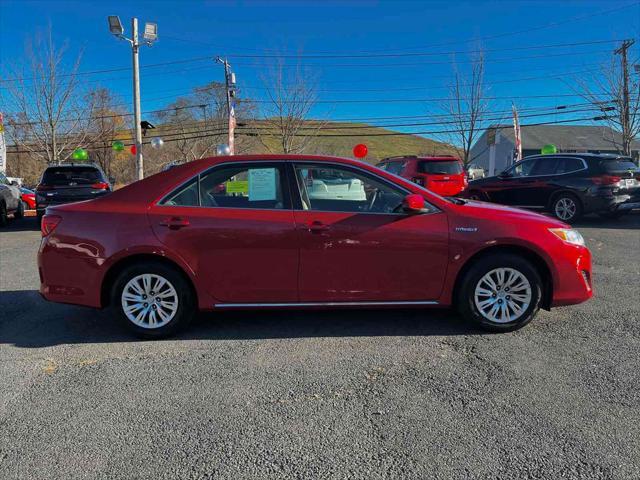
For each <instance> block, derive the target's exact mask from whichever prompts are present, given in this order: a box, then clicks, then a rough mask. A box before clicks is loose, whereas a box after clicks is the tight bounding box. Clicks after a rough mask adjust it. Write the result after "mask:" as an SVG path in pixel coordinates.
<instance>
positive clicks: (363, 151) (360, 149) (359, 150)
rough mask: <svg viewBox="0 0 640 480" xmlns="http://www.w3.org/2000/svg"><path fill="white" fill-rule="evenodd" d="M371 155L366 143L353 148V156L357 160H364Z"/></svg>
mask: <svg viewBox="0 0 640 480" xmlns="http://www.w3.org/2000/svg"><path fill="white" fill-rule="evenodd" d="M367 153H369V149H368V148H367V146H366V145H365V144H364V143H359V144H358V145H356V146H355V147H353V156H354V157H356V158H364V157H366V156H367Z"/></svg>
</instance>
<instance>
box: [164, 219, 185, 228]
mask: <svg viewBox="0 0 640 480" xmlns="http://www.w3.org/2000/svg"><path fill="white" fill-rule="evenodd" d="M160 225H161V226H163V227H168V228H169V229H170V230H179V229H181V228H183V227H188V226H189V219H188V218H185V217H167V218H165V219H164V220H162V221H161V222H160Z"/></svg>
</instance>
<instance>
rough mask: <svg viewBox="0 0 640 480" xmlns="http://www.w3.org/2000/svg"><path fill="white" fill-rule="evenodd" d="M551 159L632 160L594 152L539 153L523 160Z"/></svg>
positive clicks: (612, 154) (615, 154) (614, 154)
mask: <svg viewBox="0 0 640 480" xmlns="http://www.w3.org/2000/svg"><path fill="white" fill-rule="evenodd" d="M551 157H577V158H582V159H584V160H588V159H593V160H598V159H599V160H604V159H611V160H613V159H616V158H631V157H629V156H628V155H624V154H619V153H592V152H558V153H548V154H546V155H545V154H541V153H538V154H536V155H529V156H527V157H524V158H523V159H522V160H530V159H534V158H551Z"/></svg>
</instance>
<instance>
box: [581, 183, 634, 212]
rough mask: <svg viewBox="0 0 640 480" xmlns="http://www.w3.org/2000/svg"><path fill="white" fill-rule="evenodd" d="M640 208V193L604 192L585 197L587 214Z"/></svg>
mask: <svg viewBox="0 0 640 480" xmlns="http://www.w3.org/2000/svg"><path fill="white" fill-rule="evenodd" d="M636 208H640V191H638V189H634V190H632V191H617V192H615V193H613V192H612V191H610V190H609V191H602V192H598V193H596V194H595V195H588V196H586V197H585V212H615V211H628V210H633V209H636Z"/></svg>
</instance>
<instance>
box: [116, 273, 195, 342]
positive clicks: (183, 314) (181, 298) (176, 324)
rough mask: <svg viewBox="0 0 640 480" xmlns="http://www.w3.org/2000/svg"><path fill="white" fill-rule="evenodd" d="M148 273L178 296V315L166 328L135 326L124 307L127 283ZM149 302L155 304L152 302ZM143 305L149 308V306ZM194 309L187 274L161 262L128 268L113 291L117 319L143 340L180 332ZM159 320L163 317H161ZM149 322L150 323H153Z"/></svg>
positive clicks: (193, 299) (119, 277) (164, 326)
mask: <svg viewBox="0 0 640 480" xmlns="http://www.w3.org/2000/svg"><path fill="white" fill-rule="evenodd" d="M146 274H148V275H153V276H157V277H161V278H162V279H164V280H165V281H167V282H168V283H169V284H170V285H171V286H172V287H173V288H174V290H175V292H176V295H177V302H178V305H177V309H176V311H175V314H174V315H173V317H172V318H171V319H170V321H168V322H167V323H166V324H165V325H162V326H159V327H156V328H150V327H143V326H140V325H136V324H135V323H134V322H133V321H132V320H130V319H129V317H128V316H127V314H126V313H125V311H124V308H123V305H122V295H123V290H124V289H125V287H126V286H127V284H128V283H129V282H130V281H133V279H135V278H140V277H139V276H140V275H146ZM161 290H162V289H161ZM148 293H151V292H148ZM156 293H157V292H156ZM145 298H150V297H145ZM151 300H152V299H151ZM149 303H150V304H151V305H153V302H152V301H150V302H149ZM144 305H146V303H145V304H144ZM195 307H196V305H195V297H194V295H193V292H192V290H191V285H190V284H189V282H188V281H187V280H186V279H185V277H184V275H183V274H182V273H181V272H179V271H178V270H176V269H175V268H172V267H171V266H168V265H165V264H162V263H158V262H153V261H145V262H140V263H137V264H134V265H131V266H129V267H127V268H125V269H124V270H123V271H122V272H121V273H120V275H118V277H117V279H116V281H115V282H114V284H113V288H112V290H111V308H112V309H113V310H114V311H115V313H116V315H117V317H118V320H119V321H120V322H121V323H122V324H123V325H124V326H125V327H126V328H128V329H129V330H130V331H131V332H132V333H133V334H135V335H136V336H138V337H140V338H148V339H153V338H164V337H168V336H170V335H173V334H175V333H177V332H178V331H179V330H181V329H183V328H185V327H186V326H187V325H188V324H189V323H190V322H191V319H192V318H193V315H194V312H195V309H196V308H195ZM138 312H139V311H136V313H138ZM154 315H155V313H154ZM157 318H160V317H159V316H158V317H157ZM143 323H144V322H143ZM146 323H147V324H149V323H150V321H149V322H146Z"/></svg>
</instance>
